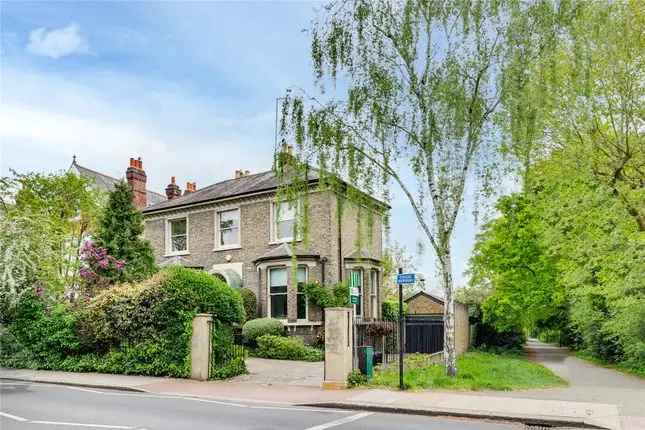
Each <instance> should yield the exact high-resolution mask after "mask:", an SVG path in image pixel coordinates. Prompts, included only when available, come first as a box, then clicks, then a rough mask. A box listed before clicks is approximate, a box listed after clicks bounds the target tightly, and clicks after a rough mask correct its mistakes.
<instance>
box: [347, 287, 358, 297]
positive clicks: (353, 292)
mask: <svg viewBox="0 0 645 430" xmlns="http://www.w3.org/2000/svg"><path fill="white" fill-rule="evenodd" d="M349 294H350V295H351V296H358V294H359V292H358V287H352V291H351V293H349Z"/></svg>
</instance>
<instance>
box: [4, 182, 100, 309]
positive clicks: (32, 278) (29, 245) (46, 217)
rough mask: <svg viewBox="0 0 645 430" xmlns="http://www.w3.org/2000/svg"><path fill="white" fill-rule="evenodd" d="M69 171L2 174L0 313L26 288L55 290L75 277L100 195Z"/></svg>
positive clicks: (51, 292) (73, 281)
mask: <svg viewBox="0 0 645 430" xmlns="http://www.w3.org/2000/svg"><path fill="white" fill-rule="evenodd" d="M88 185H89V184H88V183H87V181H86V180H85V179H83V178H79V177H77V176H75V175H73V174H72V173H66V174H50V175H43V174H38V173H28V174H18V173H16V172H13V175H12V176H11V177H6V178H2V179H1V180H0V226H1V228H0V230H1V231H2V233H0V255H2V262H3V264H2V275H1V277H2V285H1V287H2V288H0V295H1V296H2V298H1V301H2V303H3V305H2V308H3V309H2V313H3V314H4V315H5V316H7V315H9V314H10V313H11V308H12V307H13V305H15V303H16V300H17V299H18V298H19V296H20V295H21V294H23V293H24V292H25V291H33V290H34V288H40V289H44V291H45V292H46V295H47V296H48V297H49V296H52V295H53V296H56V295H59V294H61V293H62V292H63V291H64V290H66V289H73V288H74V287H75V286H76V285H77V283H78V277H77V274H78V268H79V267H80V255H79V247H80V244H81V241H82V240H83V238H84V237H86V236H87V235H88V234H90V233H91V232H92V231H93V229H94V228H95V225H96V218H97V213H98V210H99V208H100V205H101V196H100V194H99V193H97V192H96V191H94V190H92V189H91V188H90V187H89V186H88Z"/></svg>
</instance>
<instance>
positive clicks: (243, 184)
mask: <svg viewBox="0 0 645 430" xmlns="http://www.w3.org/2000/svg"><path fill="white" fill-rule="evenodd" d="M317 180H318V174H317V173H315V172H310V173H309V181H310V182H316V181H317ZM278 181H279V179H278V178H277V177H276V174H275V172H274V171H273V170H269V171H266V172H261V173H255V174H252V175H247V176H242V177H241V178H235V179H228V180H226V181H222V182H217V183H216V184H213V185H209V186H207V187H204V188H201V189H199V190H197V191H195V192H192V193H189V194H185V195H183V196H181V197H176V198H174V199H172V200H165V199H164V201H163V202H161V203H158V204H155V205H152V206H148V207H147V208H145V209H144V210H143V212H144V213H150V212H155V211H159V210H163V209H171V208H179V207H183V206H189V205H194V204H197V203H205V202H211V201H217V200H221V199H225V198H230V197H240V196H243V195H246V194H253V193H259V192H267V191H273V190H275V189H277V188H278V185H279V182H278Z"/></svg>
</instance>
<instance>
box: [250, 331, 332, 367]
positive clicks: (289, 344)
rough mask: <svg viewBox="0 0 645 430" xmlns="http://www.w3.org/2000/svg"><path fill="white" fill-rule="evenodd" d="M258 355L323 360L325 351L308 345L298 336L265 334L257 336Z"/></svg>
mask: <svg viewBox="0 0 645 430" xmlns="http://www.w3.org/2000/svg"><path fill="white" fill-rule="evenodd" d="M257 344H258V348H257V350H256V351H255V353H256V355H257V356H258V357H262V358H274V359H277V360H300V361H322V360H323V359H324V358H325V353H324V352H323V351H322V350H320V349H317V348H313V347H310V346H306V345H305V344H304V342H303V341H302V339H300V338H297V337H283V336H274V335H270V334H265V335H263V336H260V337H258V338H257Z"/></svg>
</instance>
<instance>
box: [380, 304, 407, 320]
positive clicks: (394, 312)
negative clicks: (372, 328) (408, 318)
mask: <svg viewBox="0 0 645 430" xmlns="http://www.w3.org/2000/svg"><path fill="white" fill-rule="evenodd" d="M407 314H408V304H407V303H403V315H404V316H405V315H407ZM381 315H382V317H383V319H384V320H386V321H398V320H399V302H398V300H385V301H384V302H383V303H381Z"/></svg>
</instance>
